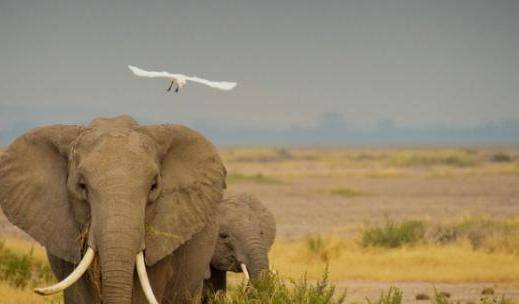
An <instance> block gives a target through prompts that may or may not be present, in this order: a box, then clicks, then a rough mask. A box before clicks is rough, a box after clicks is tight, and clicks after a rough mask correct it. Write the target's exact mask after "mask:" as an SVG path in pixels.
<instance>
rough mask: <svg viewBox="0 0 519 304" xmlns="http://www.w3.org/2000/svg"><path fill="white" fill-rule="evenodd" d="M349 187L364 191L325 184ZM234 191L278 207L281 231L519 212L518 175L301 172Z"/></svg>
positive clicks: (298, 233) (335, 229) (348, 228)
mask: <svg viewBox="0 0 519 304" xmlns="http://www.w3.org/2000/svg"><path fill="white" fill-rule="evenodd" d="M333 187H347V188H352V189H356V190H358V191H361V192H362V193H365V194H364V195H362V194H361V195H359V196H353V197H343V196H341V195H333V194H323V193H322V191H323V189H327V188H333ZM228 192H229V193H239V192H249V193H252V194H254V195H256V196H258V197H260V198H261V199H262V201H263V202H264V203H265V204H266V205H267V207H268V208H269V209H270V210H271V211H272V212H273V213H274V215H275V217H276V220H277V225H278V235H279V236H281V237H289V238H293V237H298V236H302V235H305V234H308V233H323V232H324V233H326V232H332V233H350V232H353V231H354V230H355V229H356V228H358V227H359V226H360V225H362V224H363V223H365V222H366V221H377V220H383V219H384V218H385V217H391V218H393V219H403V218H406V219H426V220H429V221H432V222H434V221H441V220H444V219H446V218H455V217H462V216H466V215H480V214H486V215H489V216H495V217H509V216H511V215H514V214H515V215H519V175H493V176H449V177H443V178H434V177H417V176H411V177H392V178H359V177H298V178H296V179H293V180H291V182H290V183H287V184H279V185H270V184H260V183H250V182H240V183H234V184H231V185H230V186H229V187H228Z"/></svg>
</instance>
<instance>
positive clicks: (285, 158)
mask: <svg viewBox="0 0 519 304" xmlns="http://www.w3.org/2000/svg"><path fill="white" fill-rule="evenodd" d="M496 153H499V152H497V151H495V150H493V149H486V150H485V149H478V150H467V149H461V148H460V149H456V148H424V149H418V148H416V149H411V148H402V149H390V148H388V149H354V148H350V149H345V148H327V149H319V148H291V149H279V148H268V147H245V148H227V149H222V151H221V154H222V157H223V159H224V162H225V163H226V166H227V167H228V169H229V172H232V173H240V174H248V175H254V174H263V175H264V176H275V177H292V178H294V177H304V176H354V177H366V178H392V177H403V176H426V177H444V176H453V175H488V174H514V175H515V174H519V164H518V163H517V161H514V159H516V158H517V153H518V151H517V149H511V150H509V151H507V153H508V154H509V155H510V157H511V158H510V161H509V162H495V161H492V156H493V155H495V154H496ZM508 154H506V155H508Z"/></svg>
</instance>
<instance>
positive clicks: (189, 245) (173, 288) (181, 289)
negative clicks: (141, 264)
mask: <svg viewBox="0 0 519 304" xmlns="http://www.w3.org/2000/svg"><path fill="white" fill-rule="evenodd" d="M217 233H218V225H217V224H216V222H215V223H211V224H208V225H207V226H206V227H205V228H204V229H203V230H202V231H200V232H199V233H197V234H195V235H194V236H193V238H192V239H191V240H189V241H187V242H186V243H185V244H184V245H182V246H180V247H179V248H178V249H177V250H175V251H174V252H173V254H172V255H171V256H169V257H168V260H169V263H168V264H169V267H167V268H168V269H169V271H170V274H171V276H170V277H169V279H168V284H167V286H166V289H165V296H164V298H163V300H162V303H163V304H166V303H167V304H173V303H175V304H176V303H200V302H201V299H202V289H203V281H204V278H206V277H207V273H208V269H209V263H210V261H211V258H212V256H213V253H214V247H215V244H216V235H217ZM152 268H154V267H152Z"/></svg>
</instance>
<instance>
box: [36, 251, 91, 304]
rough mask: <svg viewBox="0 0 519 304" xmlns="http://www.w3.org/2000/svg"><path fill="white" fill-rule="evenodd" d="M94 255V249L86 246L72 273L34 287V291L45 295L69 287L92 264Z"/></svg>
mask: <svg viewBox="0 0 519 304" xmlns="http://www.w3.org/2000/svg"><path fill="white" fill-rule="evenodd" d="M94 256H95V252H94V250H93V249H92V248H90V247H88V249H87V251H86V253H85V255H84V256H83V259H81V262H79V264H78V265H77V267H76V269H74V271H72V273H70V274H69V275H68V277H66V278H65V279H63V280H62V281H61V282H58V283H57V284H54V285H52V286H49V287H42V288H35V289H34V292H35V293H37V294H39V295H42V296H45V295H51V294H55V293H58V292H60V291H63V290H65V289H67V288H68V287H70V285H72V284H74V283H75V282H76V281H77V280H79V278H81V276H82V275H83V274H84V273H85V271H87V269H88V267H89V266H90V264H92V261H93V260H94Z"/></svg>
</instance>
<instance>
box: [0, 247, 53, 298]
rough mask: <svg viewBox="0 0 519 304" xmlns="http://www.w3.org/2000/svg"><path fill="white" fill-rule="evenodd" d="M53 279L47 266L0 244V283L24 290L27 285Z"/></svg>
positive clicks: (31, 254)
mask: <svg viewBox="0 0 519 304" xmlns="http://www.w3.org/2000/svg"><path fill="white" fill-rule="evenodd" d="M52 278H53V276H52V273H51V270H50V268H49V266H48V265H46V264H42V263H41V262H38V261H36V260H35V259H34V257H33V252H32V250H31V251H30V252H29V253H17V252H13V251H11V250H9V249H8V248H5V246H4V243H3V242H0V281H6V282H8V283H9V284H11V285H13V286H15V287H19V288H24V287H26V286H28V285H31V286H32V285H34V284H39V283H41V282H49V281H51V280H52Z"/></svg>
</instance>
